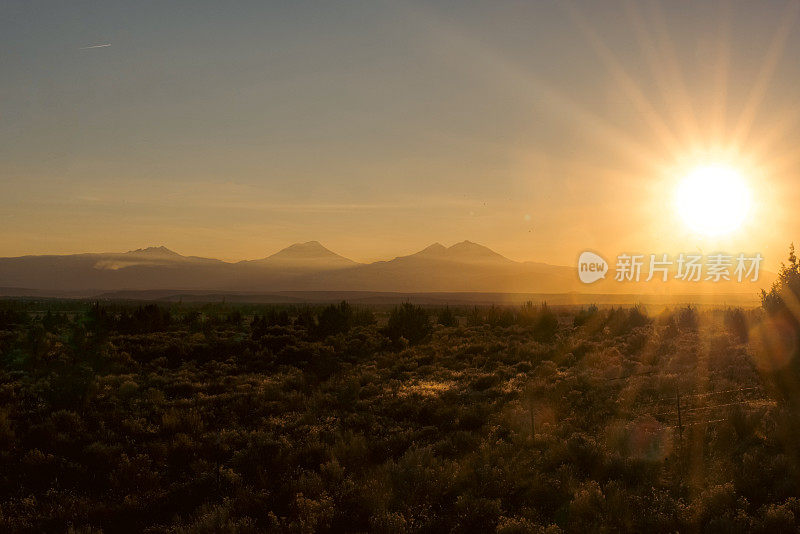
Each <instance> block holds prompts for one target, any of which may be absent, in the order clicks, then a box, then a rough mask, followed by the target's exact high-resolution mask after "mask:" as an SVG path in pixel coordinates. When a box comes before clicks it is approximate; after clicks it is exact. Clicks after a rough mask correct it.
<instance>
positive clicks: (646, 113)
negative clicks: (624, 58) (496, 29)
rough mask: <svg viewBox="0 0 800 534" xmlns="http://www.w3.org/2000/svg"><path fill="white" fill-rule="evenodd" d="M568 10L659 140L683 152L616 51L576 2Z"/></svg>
mask: <svg viewBox="0 0 800 534" xmlns="http://www.w3.org/2000/svg"><path fill="white" fill-rule="evenodd" d="M566 5H567V6H568V7H567V9H568V12H569V14H570V15H571V16H572V19H573V21H574V22H575V24H576V25H577V26H578V28H579V29H580V30H581V32H582V33H583V34H584V37H585V38H586V39H587V41H588V42H589V44H590V45H591V46H592V48H593V49H594V51H595V53H596V54H597V56H598V57H599V58H600V60H601V61H602V62H603V63H604V64H605V66H606V68H607V69H608V70H609V72H610V73H611V74H612V76H613V77H614V78H615V80H616V82H617V84H618V85H619V87H620V89H621V90H622V91H623V92H624V93H625V94H626V95H627V97H628V98H629V99H630V100H631V102H632V103H633V104H634V105H635V106H636V108H637V110H638V111H639V112H640V113H641V114H642V117H643V118H644V119H645V121H646V122H647V124H648V125H649V126H650V128H651V129H652V130H653V132H654V133H655V134H656V136H657V137H658V138H659V141H660V142H661V143H662V144H663V145H664V147H665V148H666V149H667V150H668V151H669V152H670V153H671V154H673V155H677V154H679V153H680V152H681V149H682V145H681V143H680V142H679V141H678V139H677V138H676V137H675V134H674V132H673V131H672V130H671V129H670V128H669V126H668V125H667V124H666V123H665V122H664V120H662V119H661V117H660V115H659V114H658V112H657V111H656V110H655V108H654V107H653V105H652V104H651V103H650V101H649V100H648V99H647V97H645V96H644V93H643V92H642V90H641V88H640V87H639V85H638V84H637V83H636V82H635V81H634V80H633V78H632V77H631V76H630V75H629V74H628V73H627V71H626V70H625V69H624V68H623V66H622V65H621V64H620V62H619V61H618V60H617V58H616V57H615V56H614V53H613V52H612V51H611V50H610V49H609V48H608V46H606V44H605V43H604V42H603V40H602V39H601V38H600V36H599V35H598V34H597V32H596V31H594V29H593V28H592V27H591V26H590V25H589V23H588V22H587V21H586V18H585V17H584V16H583V14H582V13H581V12H580V10H579V9H578V8H577V7H576V6H575V5H574V4H566Z"/></svg>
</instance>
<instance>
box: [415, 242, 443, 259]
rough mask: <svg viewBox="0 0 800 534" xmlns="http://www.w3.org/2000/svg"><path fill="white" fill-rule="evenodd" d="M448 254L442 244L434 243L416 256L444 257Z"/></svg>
mask: <svg viewBox="0 0 800 534" xmlns="http://www.w3.org/2000/svg"><path fill="white" fill-rule="evenodd" d="M446 252H447V249H446V248H445V247H444V245H442V244H441V243H434V244H433V245H429V246H427V247H425V248H424V249H422V250H420V251H419V252H417V253H416V254H414V256H442V255H444V254H445V253H446Z"/></svg>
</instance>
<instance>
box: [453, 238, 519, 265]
mask: <svg viewBox="0 0 800 534" xmlns="http://www.w3.org/2000/svg"><path fill="white" fill-rule="evenodd" d="M447 253H448V256H450V257H451V258H452V259H458V260H464V261H487V260H488V261H498V260H503V261H511V260H509V259H508V258H506V257H505V256H502V255H500V254H498V253H497V252H495V251H494V250H492V249H490V248H488V247H484V246H483V245H479V244H477V243H473V242H472V241H466V240H465V241H462V242H460V243H456V244H455V245H452V246H451V247H449V248H448V249H447Z"/></svg>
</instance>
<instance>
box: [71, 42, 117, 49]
mask: <svg viewBox="0 0 800 534" xmlns="http://www.w3.org/2000/svg"><path fill="white" fill-rule="evenodd" d="M107 46H111V43H106V44H99V45H92V46H84V47H81V48H79V49H78V50H89V49H90V48H105V47H107Z"/></svg>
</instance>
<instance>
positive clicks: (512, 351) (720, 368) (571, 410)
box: [0, 266, 800, 533]
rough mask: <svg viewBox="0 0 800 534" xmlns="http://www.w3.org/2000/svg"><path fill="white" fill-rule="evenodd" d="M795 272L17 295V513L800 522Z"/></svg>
mask: <svg viewBox="0 0 800 534" xmlns="http://www.w3.org/2000/svg"><path fill="white" fill-rule="evenodd" d="M795 268H796V266H795ZM783 274H784V275H785V280H789V278H788V277H789V275H787V274H786V273H783ZM779 290H780V288H778V289H776V291H775V292H773V293H772V294H767V295H764V302H765V304H764V307H763V308H758V309H750V310H742V309H738V308H731V309H720V310H704V311H702V312H700V311H698V310H696V309H694V308H692V307H683V308H674V309H669V310H666V311H664V312H659V313H650V314H649V313H647V311H646V310H645V309H643V308H640V307H628V308H599V309H598V308H597V307H593V306H590V307H586V308H582V309H566V308H563V309H562V308H551V307H548V306H547V305H545V304H539V303H537V304H528V305H525V306H521V307H502V308H500V307H481V308H447V307H445V308H441V307H437V308H432V307H431V308H423V307H417V306H414V305H411V304H406V305H402V306H398V307H396V308H393V309H367V308H361V307H354V306H350V305H348V304H347V303H344V302H343V303H341V304H339V305H331V306H327V307H323V306H319V307H282V306H264V305H261V306H255V305H223V304H216V305H200V304H192V305H187V304H169V305H157V304H141V303H124V302H116V303H115V302H101V303H90V302H75V301H57V300H52V301H47V300H45V301H43V300H38V301H34V300H17V301H4V302H2V307H1V309H2V311H0V531H3V532H85V533H88V532H93V533H95V532H107V533H117V532H175V533H179V532H180V533H184V532H185V533H190V532H191V533H211V532H224V533H237V532H242V533H245V532H387V533H389V532H392V533H394V532H436V533H441V532H502V533H517V532H520V533H521V532H548V533H556V532H594V531H600V532H603V531H605V532H617V531H637V532H676V531H684V532H701V531H702V532H765V533H766V532H769V533H775V532H794V531H796V530H797V528H798V525H800V500H798V496H800V467H799V465H798V461H799V460H800V452H799V451H798V443H800V440H799V439H800V437H799V436H798V430H797V429H798V405H797V402H796V396H797V392H798V390H797V389H796V380H797V377H798V376H800V374H798V373H797V371H796V369H797V362H796V354H795V353H794V352H793V351H794V350H795V344H794V342H795V341H796V331H797V330H796V324H795V323H794V322H792V321H791V320H790V318H791V314H787V313H783V312H782V311H781V310H782V308H781V303H782V300H781V299H780V291H779ZM770 299H772V300H770Z"/></svg>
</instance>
